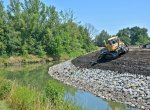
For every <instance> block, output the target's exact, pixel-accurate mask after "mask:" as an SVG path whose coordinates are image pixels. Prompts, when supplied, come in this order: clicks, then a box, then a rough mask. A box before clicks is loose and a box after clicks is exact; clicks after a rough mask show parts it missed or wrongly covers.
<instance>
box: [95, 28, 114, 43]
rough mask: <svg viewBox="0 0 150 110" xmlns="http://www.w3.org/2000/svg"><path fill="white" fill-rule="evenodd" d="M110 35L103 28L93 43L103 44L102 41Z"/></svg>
mask: <svg viewBox="0 0 150 110" xmlns="http://www.w3.org/2000/svg"><path fill="white" fill-rule="evenodd" d="M110 37H111V36H110V35H109V34H108V33H107V32H106V31H105V30H102V31H101V32H100V34H99V35H97V36H96V37H95V44H96V45H97V46H103V45H104V43H103V41H104V40H107V39H108V38H110Z"/></svg>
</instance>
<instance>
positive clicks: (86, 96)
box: [65, 90, 138, 110]
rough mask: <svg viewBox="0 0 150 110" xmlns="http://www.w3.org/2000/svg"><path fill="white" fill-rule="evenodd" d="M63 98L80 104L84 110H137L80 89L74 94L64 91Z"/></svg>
mask: <svg viewBox="0 0 150 110" xmlns="http://www.w3.org/2000/svg"><path fill="white" fill-rule="evenodd" d="M65 100H69V101H72V102H74V103H75V104H77V105H81V106H82V107H83V108H85V109H86V110H138V109H136V108H129V107H127V106H126V105H123V104H119V103H115V102H112V101H106V100H103V99H102V98H99V97H96V96H95V95H93V94H91V93H89V92H85V91H82V90H77V91H76V92H75V94H74V95H72V94H70V93H66V94H65Z"/></svg>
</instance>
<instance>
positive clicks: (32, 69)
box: [0, 64, 138, 110]
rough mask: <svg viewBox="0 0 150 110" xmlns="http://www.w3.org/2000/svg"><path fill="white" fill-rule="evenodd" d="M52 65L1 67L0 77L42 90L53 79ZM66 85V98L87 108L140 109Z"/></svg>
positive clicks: (94, 109) (92, 109) (104, 109)
mask: <svg viewBox="0 0 150 110" xmlns="http://www.w3.org/2000/svg"><path fill="white" fill-rule="evenodd" d="M52 65H53V64H44V65H42V64H36V65H35V64H34V65H26V66H12V67H5V68H0V77H4V78H6V79H10V80H16V81H18V82H19V83H20V84H23V85H31V86H34V87H36V88H39V90H42V89H43V88H44V87H45V85H46V83H47V81H48V80H53V79H52V78H51V77H50V76H49V75H48V67H49V66H52ZM64 86H65V97H64V99H65V100H66V101H71V102H72V103H75V104H77V105H80V106H82V107H83V108H85V109H86V110H138V109H134V108H129V107H127V106H126V105H122V104H119V103H114V102H109V101H106V100H103V99H101V98H99V97H96V96H95V95H93V94H91V93H89V92H85V91H82V90H78V89H75V88H72V87H69V86H66V85H64Z"/></svg>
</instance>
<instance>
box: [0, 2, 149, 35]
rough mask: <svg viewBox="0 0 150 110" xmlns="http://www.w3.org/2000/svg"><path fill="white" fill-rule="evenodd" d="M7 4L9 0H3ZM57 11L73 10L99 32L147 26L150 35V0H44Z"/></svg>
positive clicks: (81, 19)
mask: <svg viewBox="0 0 150 110" xmlns="http://www.w3.org/2000/svg"><path fill="white" fill-rule="evenodd" d="M3 1H4V4H5V6H6V5H7V4H9V0H3ZM42 1H43V2H44V3H45V4H46V5H47V6H49V5H54V6H55V7H56V9H57V11H61V10H63V11H66V10H72V11H73V12H74V16H75V18H76V21H78V22H81V24H86V23H90V24H92V25H93V26H94V27H95V29H97V30H98V32H101V31H102V30H105V31H107V32H108V33H109V34H111V35H115V34H116V33H117V32H118V31H119V30H120V29H123V28H126V27H134V26H139V27H141V28H142V27H145V28H147V29H148V30H149V31H148V33H149V35H150V0H42Z"/></svg>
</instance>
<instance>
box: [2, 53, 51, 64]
mask: <svg viewBox="0 0 150 110" xmlns="http://www.w3.org/2000/svg"><path fill="white" fill-rule="evenodd" d="M51 61H53V58H52V57H48V56H42V57H40V56H36V55H26V56H11V57H9V56H1V57H0V66H10V65H22V64H32V63H44V62H51Z"/></svg>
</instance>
